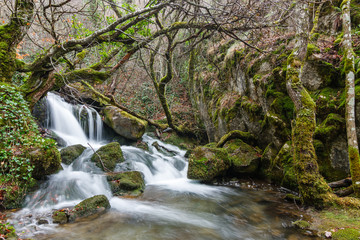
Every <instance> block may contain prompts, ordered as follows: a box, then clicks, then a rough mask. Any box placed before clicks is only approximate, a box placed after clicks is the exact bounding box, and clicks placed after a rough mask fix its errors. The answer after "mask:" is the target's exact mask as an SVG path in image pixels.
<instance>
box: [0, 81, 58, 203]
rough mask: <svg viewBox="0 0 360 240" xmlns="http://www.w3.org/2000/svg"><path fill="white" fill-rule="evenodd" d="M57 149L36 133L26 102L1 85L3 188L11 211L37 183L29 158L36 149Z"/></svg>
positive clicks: (0, 137) (0, 164) (0, 184)
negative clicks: (28, 189) (27, 190)
mask: <svg viewBox="0 0 360 240" xmlns="http://www.w3.org/2000/svg"><path fill="white" fill-rule="evenodd" d="M37 147H38V148H42V149H44V150H46V149H50V148H53V147H55V142H54V141H52V140H45V139H43V138H42V137H41V135H40V134H39V132H38V130H37V125H36V123H35V122H34V120H33V119H32V117H31V113H30V110H29V108H28V105H27V102H26V101H25V100H24V98H23V96H22V95H21V94H20V93H19V91H17V90H16V88H15V87H13V86H10V85H8V84H4V83H1V84H0V171H1V176H0V186H3V187H4V189H5V192H6V194H5V195H6V196H7V198H6V201H9V205H7V206H11V207H15V206H16V205H17V204H20V203H21V200H22V198H23V194H24V193H25V190H26V189H27V188H28V187H29V186H31V185H33V183H34V182H35V181H34V179H33V178H32V172H33V170H34V165H33V163H32V162H31V159H30V158H29V157H28V156H27V154H28V152H29V151H32V150H33V149H35V148H37Z"/></svg>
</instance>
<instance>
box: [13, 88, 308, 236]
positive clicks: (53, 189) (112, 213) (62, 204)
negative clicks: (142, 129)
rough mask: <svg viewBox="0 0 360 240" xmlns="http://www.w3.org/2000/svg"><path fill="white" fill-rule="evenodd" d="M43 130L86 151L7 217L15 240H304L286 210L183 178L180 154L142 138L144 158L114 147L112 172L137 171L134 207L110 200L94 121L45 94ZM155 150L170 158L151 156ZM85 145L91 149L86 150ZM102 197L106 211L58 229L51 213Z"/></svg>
mask: <svg viewBox="0 0 360 240" xmlns="http://www.w3.org/2000/svg"><path fill="white" fill-rule="evenodd" d="M47 105H48V110H49V111H48V119H47V124H48V127H49V128H50V129H51V130H52V131H53V132H55V133H56V134H57V135H58V136H59V137H61V138H62V139H63V141H64V142H65V145H66V146H70V145H73V144H82V145H83V146H85V147H87V149H86V150H85V151H84V152H83V154H82V155H81V156H80V157H78V158H77V159H76V160H75V161H74V162H73V163H72V164H71V165H64V164H63V165H62V166H63V170H62V171H60V172H59V173H57V174H54V175H51V176H50V177H49V179H48V180H47V181H46V182H44V183H43V184H42V185H41V186H40V188H39V190H37V191H36V192H34V193H32V194H29V195H28V196H27V198H26V202H25V205H24V208H23V209H21V210H20V211H18V212H15V213H12V214H11V216H10V219H9V221H10V223H11V224H13V225H14V226H15V228H16V229H17V231H18V234H19V235H20V236H21V238H32V239H56V240H57V239H58V240H60V239H61V240H64V239H65V240H66V239H84V240H85V239H86V240H90V239H108V240H110V239H124V240H125V239H126V240H132V239H146V240H152V239H187V240H192V239H194V240H195V239H196V240H200V239H226V240H231V239H291V240H296V239H307V237H306V236H304V235H302V234H300V233H299V231H297V230H295V229H294V228H292V227H291V222H292V221H295V220H298V216H294V215H293V214H291V212H297V210H296V206H295V205H294V204H290V203H286V202H284V201H283V200H282V199H280V198H279V196H278V193H276V192H275V191H273V190H271V187H270V186H269V188H268V189H267V190H266V189H254V190H249V189H243V188H239V187H224V186H211V185H205V184H200V183H198V182H197V181H193V180H189V179H187V178H186V174H187V167H188V163H187V159H186V158H185V157H184V155H185V151H183V150H181V149H179V148H178V147H176V146H173V145H170V144H166V143H164V142H161V141H159V140H158V139H155V138H152V137H150V136H149V135H147V134H145V135H144V136H143V139H142V141H143V142H145V143H147V145H148V146H149V150H148V151H145V150H142V149H139V148H135V147H133V146H130V145H129V146H127V145H122V146H121V148H122V151H123V154H124V157H125V162H123V163H120V164H118V165H117V166H116V169H115V171H128V170H138V171H141V172H142V173H143V175H144V178H145V182H146V189H145V192H144V193H143V194H142V195H141V196H140V197H139V198H136V199H132V198H119V197H113V196H112V193H111V190H110V188H109V185H108V183H107V181H106V178H105V176H104V174H103V172H102V170H101V169H99V168H98V167H96V165H95V164H94V163H93V162H91V161H90V158H91V156H92V154H93V150H92V148H93V149H95V150H96V149H98V148H99V147H101V146H103V145H105V144H107V143H108V142H109V139H107V136H106V135H107V134H106V133H105V131H104V126H103V124H102V121H101V117H100V116H99V114H98V113H97V112H96V111H95V110H94V109H92V108H90V107H86V106H84V105H71V104H69V103H66V102H65V101H64V100H63V99H62V98H61V97H59V96H58V95H56V94H54V93H48V96H47ZM155 141H156V142H158V144H159V145H160V146H163V147H165V148H166V149H168V150H171V151H170V152H165V151H164V152H162V151H159V150H157V149H156V148H155V147H154V146H152V144H153V143H154V142H155ZM89 145H90V146H91V147H92V148H90V147H89ZM98 194H103V195H105V196H107V198H108V199H109V200H110V204H111V209H110V210H109V211H108V212H106V213H105V214H103V215H100V216H96V218H94V217H89V218H85V219H82V220H81V221H78V222H75V223H71V224H65V225H59V224H53V223H52V219H51V215H52V211H53V210H55V209H60V208H66V207H72V206H74V205H75V204H77V203H79V202H80V201H82V200H84V199H86V198H89V197H92V196H94V195H98Z"/></svg>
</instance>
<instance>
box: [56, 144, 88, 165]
mask: <svg viewBox="0 0 360 240" xmlns="http://www.w3.org/2000/svg"><path fill="white" fill-rule="evenodd" d="M85 149H86V147H84V146H83V145H81V144H76V145H72V146H69V147H67V148H63V149H61V151H60V155H61V161H62V162H63V163H65V164H67V165H70V164H71V163H72V162H73V161H74V160H75V159H76V158H78V157H79V156H80V155H81V154H82V153H83V152H84V150H85Z"/></svg>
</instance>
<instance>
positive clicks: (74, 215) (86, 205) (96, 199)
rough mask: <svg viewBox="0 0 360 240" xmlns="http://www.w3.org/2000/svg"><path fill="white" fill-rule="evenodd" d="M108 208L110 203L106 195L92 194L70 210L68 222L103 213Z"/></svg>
mask: <svg viewBox="0 0 360 240" xmlns="http://www.w3.org/2000/svg"><path fill="white" fill-rule="evenodd" d="M109 208H110V203H109V200H108V199H107V197H106V196H104V195H96V196H93V197H91V198H88V199H85V200H84V201H82V202H80V203H79V204H77V205H76V206H75V207H74V208H73V209H72V210H71V211H70V216H69V222H74V221H75V220H76V219H78V218H83V217H89V216H91V215H95V214H100V213H104V212H105V211H106V210H107V209H109Z"/></svg>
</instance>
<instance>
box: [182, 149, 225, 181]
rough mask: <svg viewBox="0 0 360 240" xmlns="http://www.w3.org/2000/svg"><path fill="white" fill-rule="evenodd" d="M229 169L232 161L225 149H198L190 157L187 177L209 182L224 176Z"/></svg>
mask: <svg viewBox="0 0 360 240" xmlns="http://www.w3.org/2000/svg"><path fill="white" fill-rule="evenodd" d="M229 168H230V160H229V156H228V154H227V152H226V150H225V149H221V148H212V147H197V148H195V149H194V150H193V152H192V153H191V155H190V157H189V168H188V172H187V177H188V178H190V179H196V180H201V181H204V182H209V181H211V180H213V179H214V178H216V177H219V176H222V175H223V174H224V173H226V171H227V170H228V169H229Z"/></svg>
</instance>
